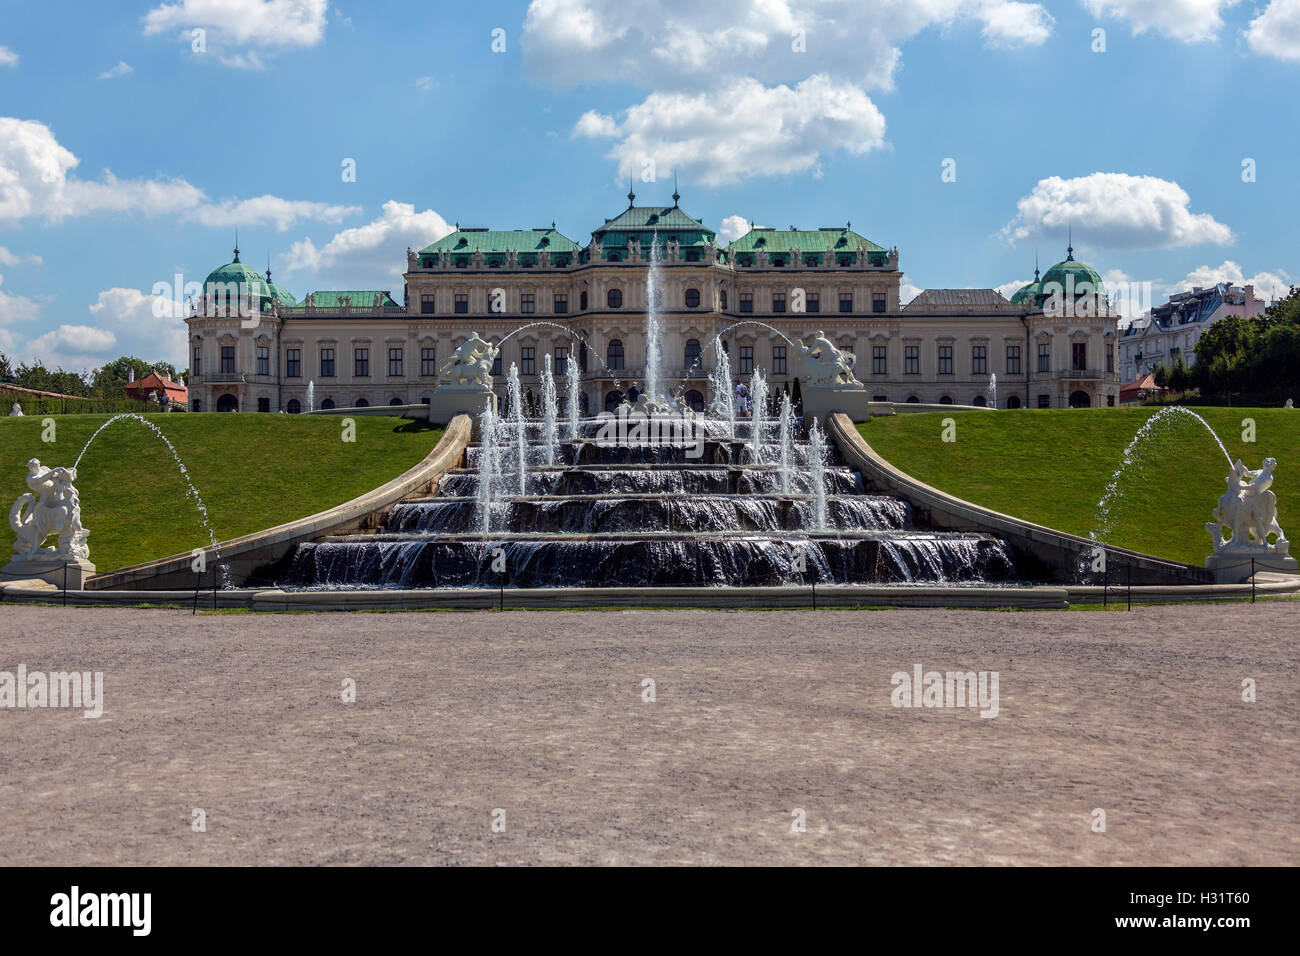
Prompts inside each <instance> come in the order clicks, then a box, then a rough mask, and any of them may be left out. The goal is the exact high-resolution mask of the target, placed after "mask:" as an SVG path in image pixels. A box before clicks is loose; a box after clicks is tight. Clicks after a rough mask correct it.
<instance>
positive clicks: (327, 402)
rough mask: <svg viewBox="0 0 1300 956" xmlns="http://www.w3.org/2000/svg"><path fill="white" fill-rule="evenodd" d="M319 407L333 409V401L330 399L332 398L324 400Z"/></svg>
mask: <svg viewBox="0 0 1300 956" xmlns="http://www.w3.org/2000/svg"><path fill="white" fill-rule="evenodd" d="M320 407H321V408H333V407H334V399H332V398H327V399H325V401H323V402H321V403H320Z"/></svg>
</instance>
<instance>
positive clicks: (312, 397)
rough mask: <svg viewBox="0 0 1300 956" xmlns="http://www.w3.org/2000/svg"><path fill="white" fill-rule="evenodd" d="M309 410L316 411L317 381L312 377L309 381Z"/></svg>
mask: <svg viewBox="0 0 1300 956" xmlns="http://www.w3.org/2000/svg"><path fill="white" fill-rule="evenodd" d="M307 411H309V412H314V411H316V381H315V379H312V380H311V381H309V382H308V383H307Z"/></svg>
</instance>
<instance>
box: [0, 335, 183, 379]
mask: <svg viewBox="0 0 1300 956" xmlns="http://www.w3.org/2000/svg"><path fill="white" fill-rule="evenodd" d="M116 348H117V336H115V335H114V334H113V333H112V332H109V331H108V330H106V329H97V328H95V327H94V326H91V325H60V326H59V327H58V328H56V329H51V330H50V331H49V332H46V333H45V334H44V335H40V336H37V337H36V338H34V339H32V340H31V341H30V342H28V343H27V344H26V345H25V346H24V347H23V350H24V351H25V352H26V353H27V356H28V358H29V359H31V360H32V361H39V362H41V364H43V365H45V366H46V367H47V368H56V367H60V366H61V367H63V368H65V369H68V370H70V371H88V370H89V369H92V368H95V367H97V366H100V365H103V364H104V363H105V362H106V361H111V360H112V359H113V358H114V356H115V354H116V352H115V350H116ZM182 354H184V353H183V352H182Z"/></svg>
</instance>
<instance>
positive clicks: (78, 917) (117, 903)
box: [50, 886, 153, 936]
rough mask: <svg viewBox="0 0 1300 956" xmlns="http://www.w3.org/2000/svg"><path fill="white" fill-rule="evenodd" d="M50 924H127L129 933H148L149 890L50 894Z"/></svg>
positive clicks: (150, 918)
mask: <svg viewBox="0 0 1300 956" xmlns="http://www.w3.org/2000/svg"><path fill="white" fill-rule="evenodd" d="M50 906H51V909H50V925H51V926H129V927H130V928H131V933H132V935H133V936H148V935H149V931H150V929H151V928H152V923H153V912H152V911H153V894H152V893H85V894H83V893H82V892H81V888H80V887H78V886H74V887H73V888H72V892H70V893H55V894H54V895H53V896H51V897H50Z"/></svg>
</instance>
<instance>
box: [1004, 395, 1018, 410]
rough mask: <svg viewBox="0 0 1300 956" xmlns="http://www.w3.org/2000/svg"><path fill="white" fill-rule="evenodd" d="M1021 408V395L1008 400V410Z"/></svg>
mask: <svg viewBox="0 0 1300 956" xmlns="http://www.w3.org/2000/svg"><path fill="white" fill-rule="evenodd" d="M1019 407H1020V396H1019V395H1012V396H1011V397H1010V398H1008V399H1007V408H1019Z"/></svg>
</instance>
